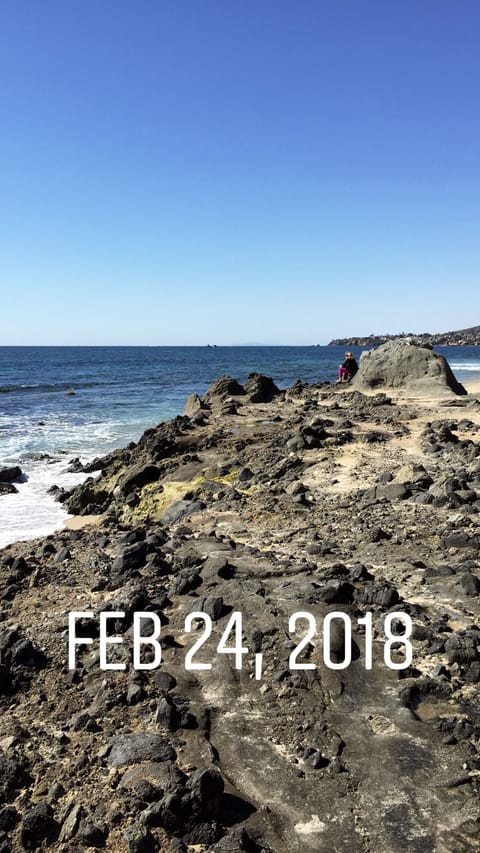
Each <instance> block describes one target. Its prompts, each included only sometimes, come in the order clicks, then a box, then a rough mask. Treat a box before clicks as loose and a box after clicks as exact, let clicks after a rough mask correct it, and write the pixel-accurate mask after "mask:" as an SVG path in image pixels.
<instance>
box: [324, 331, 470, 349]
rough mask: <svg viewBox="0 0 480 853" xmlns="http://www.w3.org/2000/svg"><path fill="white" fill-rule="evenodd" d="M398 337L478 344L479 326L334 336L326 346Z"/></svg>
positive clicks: (434, 343) (376, 343)
mask: <svg viewBox="0 0 480 853" xmlns="http://www.w3.org/2000/svg"><path fill="white" fill-rule="evenodd" d="M400 338H415V340H416V341H419V342H422V343H429V344H431V345H432V346H446V347H459V346H480V326H472V327H471V328H470V329H459V330H458V331H456V332H442V333H436V334H430V332H422V334H420V335H414V334H413V333H412V332H402V333H401V334H399V335H373V334H372V335H361V336H358V337H357V336H354V337H351V338H335V339H334V340H332V341H330V343H329V344H328V346H352V347H353V346H357V347H370V346H372V347H373V346H379V345H380V344H384V343H385V342H386V341H395V340H398V339H400Z"/></svg>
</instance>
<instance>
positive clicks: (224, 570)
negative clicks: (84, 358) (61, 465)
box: [0, 374, 480, 853]
mask: <svg viewBox="0 0 480 853" xmlns="http://www.w3.org/2000/svg"><path fill="white" fill-rule="evenodd" d="M187 410H188V412H189V415H188V416H187V415H185V416H182V417H179V418H176V419H174V420H173V421H171V422H169V423H167V424H161V425H159V426H158V427H156V428H152V429H151V430H147V432H146V433H145V434H144V436H143V437H142V438H141V440H140V441H139V442H138V444H132V445H129V447H128V448H124V449H122V450H119V451H117V452H114V453H111V454H109V455H108V456H107V457H105V458H104V459H101V460H96V461H95V463H92V467H91V471H95V470H97V471H98V470H100V471H101V474H100V475H99V476H98V477H96V478H93V477H92V478H91V479H89V480H87V481H86V482H85V483H84V484H82V485H81V486H79V487H78V488H76V489H75V490H73V491H72V492H71V493H70V494H68V495H66V496H64V497H65V498H66V503H67V506H68V507H69V508H70V511H72V512H73V511H74V512H76V513H77V514H79V515H82V514H91V513H92V512H96V513H99V514H101V517H100V518H99V524H98V526H96V527H85V528H83V529H80V530H63V531H60V532H58V533H57V534H55V535H53V536H50V537H48V538H47V539H45V540H39V541H35V542H27V543H17V544H16V545H12V546H9V547H8V548H6V549H4V550H3V551H2V552H1V553H0V578H1V583H0V589H1V596H0V708H1V712H2V713H1V718H0V850H1V851H7V850H8V851H10V850H13V851H22V850H36V849H38V850H41V849H48V850H52V851H56V850H58V851H83V850H92V849H93V850H94V849H105V850H110V851H114V853H117V851H132V853H133V851H139V853H142V851H164V853H170V851H188V853H214V852H215V853H237V851H252V853H255V851H256V853H262V851H263V853H303V851H306V853H308V851H314V852H315V853H331V851H339V852H340V853H347V851H348V853H357V851H358V853H397V851H398V853H400V851H402V853H404V852H406V851H408V853H417V851H418V853H423V851H429V853H430V851H438V852H439V853H463V851H470V850H471V851H473V850H477V849H479V847H480V824H479V822H478V794H479V779H480V702H479V698H478V696H479V694H478V684H479V683H480V629H479V623H478V617H479V591H480V553H479V551H480V516H479V510H480V443H479V432H478V428H479V426H480V413H479V408H478V406H477V405H475V401H474V400H471V399H470V398H466V406H465V408H463V407H462V411H461V412H459V413H458V417H450V414H451V410H449V412H448V415H449V417H447V418H446V417H445V411H444V410H443V409H441V407H440V406H439V405H438V403H434V402H432V401H428V400H424V399H422V400H420V401H419V400H409V401H406V400H405V399H402V400H400V401H397V400H395V399H394V398H391V397H387V396H385V394H376V395H374V396H368V395H366V394H362V393H360V392H359V391H358V390H353V389H352V390H350V391H349V392H345V390H344V389H337V388H335V387H330V386H328V385H318V386H307V385H304V384H302V383H296V385H295V386H293V387H292V388H290V389H287V391H285V392H284V391H282V392H279V391H278V389H276V387H275V386H274V383H272V381H271V380H269V379H268V378H267V377H259V376H258V375H257V374H253V375H252V376H251V377H250V378H249V380H248V382H247V383H245V386H240V385H238V383H236V382H235V380H233V379H231V378H230V377H221V379H220V380H218V381H217V382H216V383H214V385H213V386H212V387H211V388H210V389H209V391H208V392H207V394H206V395H204V397H203V398H202V399H200V398H190V402H189V404H188V406H187ZM70 611H76V612H78V613H82V614H83V615H82V616H79V617H78V619H77V622H76V634H77V637H78V639H79V640H82V639H91V640H92V642H91V643H85V644H79V645H78V646H77V647H76V651H75V668H74V669H69V668H68V614H69V612H70ZM332 611H337V612H338V611H339V612H341V613H344V614H346V615H347V616H348V617H349V618H350V620H351V625H352V634H351V636H350V635H349V632H348V628H346V627H345V624H344V623H343V622H342V620H340V621H339V620H338V619H336V620H335V621H334V622H333V623H332V629H331V631H330V663H331V664H337V665H338V664H339V663H340V664H341V662H342V660H343V658H344V656H345V654H348V655H349V656H351V662H350V665H349V666H347V667H346V668H344V669H335V668H334V667H333V666H327V665H326V663H325V655H326V654H327V651H328V650H326V649H325V636H324V631H323V627H324V620H325V618H326V617H328V614H329V613H331V612H332ZM139 612H142V613H143V614H144V615H143V617H142V619H141V621H140V623H139V624H137V621H136V614H137V613H139ZM398 612H403V613H405V614H407V615H408V616H409V617H410V619H411V622H412V634H411V637H410V640H411V644H412V656H411V657H412V659H411V661H405V658H406V648H407V647H406V645H405V643H402V642H398V641H397V642H396V641H395V635H399V636H400V637H401V636H402V635H403V634H404V625H403V622H402V620H401V619H400V618H399V617H397V616H395V615H393V616H391V617H390V623H391V624H390V627H389V628H388V627H387V626H386V622H385V620H386V618H387V617H389V614H395V613H398ZM100 613H104V614H106V616H107V633H108V636H109V637H110V639H113V638H114V639H115V640H116V642H112V643H109V644H108V645H107V647H106V660H105V661H104V663H108V665H110V666H112V665H115V666H117V667H118V668H117V669H102V668H101V665H100V664H101V653H100V637H101V632H102V628H101V625H100V618H99V615H100ZM202 613H203V614H206V616H205V617H202V616H201V615H200V614H202ZM236 613H241V624H240V622H239V617H238V616H237V617H236V616H235V614H236ZM294 613H297V614H299V615H298V616H297V617H296V620H294V621H291V617H292V614H294ZM301 614H303V615H301ZM369 614H370V615H369ZM309 620H310V621H309ZM362 620H363V621H362ZM158 626H160V635H159V637H158V646H159V648H157V649H155V647H154V646H153V645H151V644H149V643H148V638H149V637H150V636H151V635H152V631H154V630H155V629H156V627H158ZM309 626H310V628H311V630H310V632H309V634H308V636H307V637H306V639H305V642H304V643H302V645H301V647H300V642H301V640H302V639H303V638H304V637H305V635H306V634H307V629H308V628H309ZM370 626H371V627H370ZM227 628H228V629H229V630H228V631H227ZM139 630H140V633H141V636H142V638H143V639H144V644H143V646H142V648H141V649H140V651H139V652H138V654H139V658H138V661H137V663H138V662H140V663H155V656H156V655H157V654H160V656H161V660H160V661H158V665H157V666H156V667H155V668H153V669H151V670H146V669H144V670H140V669H138V668H137V669H135V666H134V664H135V658H134V654H135V637H136V633H138V631H139ZM155 636H157V634H155ZM389 638H390V642H389ZM194 644H195V645H196V649H195V650H194V649H193V647H194ZM370 651H371V656H372V665H371V668H367V667H366V660H367V658H368V655H369V653H370ZM326 659H327V661H328V656H327V658H326ZM188 660H189V663H190V665H192V664H193V665H194V667H192V666H191V668H190V669H187V668H186V662H187V661H188ZM386 660H387V661H389V662H390V663H391V664H395V665H399V666H402V665H403V663H404V662H406V663H407V664H408V665H407V666H405V667H404V668H401V669H395V668H391V667H388V666H387V665H386V663H385V661H386ZM296 667H298V668H296ZM256 676H258V677H256Z"/></svg>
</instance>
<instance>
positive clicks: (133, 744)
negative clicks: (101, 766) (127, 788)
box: [108, 732, 176, 767]
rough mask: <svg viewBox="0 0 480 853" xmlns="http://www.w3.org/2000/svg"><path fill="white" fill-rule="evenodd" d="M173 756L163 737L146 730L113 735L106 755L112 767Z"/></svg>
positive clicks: (171, 748)
mask: <svg viewBox="0 0 480 853" xmlns="http://www.w3.org/2000/svg"><path fill="white" fill-rule="evenodd" d="M175 758H176V753H175V750H174V749H173V747H172V746H170V744H169V743H168V741H166V740H165V738H163V737H161V736H160V735H156V734H150V733H148V732H136V733H135V734H130V735H115V737H113V739H112V748H111V750H110V755H109V756H108V760H109V763H110V764H111V766H112V767H121V766H122V765H128V764H139V763H140V762H141V761H174V760H175Z"/></svg>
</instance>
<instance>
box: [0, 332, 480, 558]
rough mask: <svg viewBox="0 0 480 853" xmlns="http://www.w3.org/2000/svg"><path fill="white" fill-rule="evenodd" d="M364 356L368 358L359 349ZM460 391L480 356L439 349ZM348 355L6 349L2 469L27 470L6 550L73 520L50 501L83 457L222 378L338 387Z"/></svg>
mask: <svg viewBox="0 0 480 853" xmlns="http://www.w3.org/2000/svg"><path fill="white" fill-rule="evenodd" d="M352 351H353V352H354V354H355V355H356V356H359V355H360V353H361V351H362V350H361V348H358V347H357V348H352ZM438 351H439V352H441V353H442V354H443V355H445V357H446V358H447V359H448V360H449V362H450V364H451V366H452V369H453V371H454V373H455V375H456V376H457V378H458V379H459V380H460V381H462V380H463V381H467V380H468V379H475V378H480V347H443V348H438ZM343 353H344V347H317V346H310V347H261V346H259V347H206V346H205V347H0V466H4V465H10V464H19V465H20V466H21V467H22V469H23V470H24V471H25V475H26V480H25V482H24V483H21V484H20V485H19V487H18V488H19V494H18V495H11V496H9V495H7V496H2V497H0V547H1V546H2V545H5V544H8V543H9V542H11V541H15V540H16V539H26V538H31V537H34V536H37V535H43V534H45V533H48V532H51V531H52V530H53V529H54V528H55V527H58V526H59V525H61V523H62V522H63V520H64V518H65V513H64V510H63V508H62V507H61V505H60V504H57V503H55V502H54V501H53V498H51V496H49V495H47V489H48V487H49V486H51V485H52V484H53V483H57V484H58V485H63V486H66V487H67V486H70V485H73V484H74V483H75V482H78V481H79V479H80V478H79V475H73V474H67V473H65V468H66V466H67V464H68V461H69V460H70V459H71V458H72V457H75V456H80V457H81V458H82V459H83V460H87V459H92V458H93V457H94V456H99V455H102V454H104V453H107V452H108V451H110V450H112V449H113V448H114V447H121V446H123V445H125V444H127V443H128V442H129V441H132V440H134V441H135V440H138V438H139V437H140V435H141V434H142V432H143V430H144V429H146V428H147V427H149V426H152V425H155V424H157V423H159V422H160V421H162V420H166V419H168V418H171V417H173V416H175V415H176V414H180V413H181V412H182V410H183V406H184V403H185V400H186V398H187V397H188V395H189V394H191V393H192V392H196V393H198V394H203V393H204V392H205V390H206V389H207V387H208V386H209V384H210V383H211V382H213V381H214V380H215V379H216V378H217V377H218V376H220V375H222V374H229V375H231V376H234V377H235V378H236V379H238V380H239V381H240V382H242V381H244V380H245V379H246V378H247V376H248V374H249V373H250V372H252V371H257V372H260V373H265V374H267V375H268V376H272V377H273V379H274V380H275V382H276V383H277V385H279V386H280V387H287V386H289V385H291V384H292V383H293V382H295V380H296V379H301V380H302V381H304V382H320V381H325V380H330V381H334V380H335V378H336V368H337V365H338V364H339V362H340V361H342V360H343Z"/></svg>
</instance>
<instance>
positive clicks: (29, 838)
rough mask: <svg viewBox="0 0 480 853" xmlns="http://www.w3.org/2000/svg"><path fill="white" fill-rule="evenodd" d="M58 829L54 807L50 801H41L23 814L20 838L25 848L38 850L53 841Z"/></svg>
mask: <svg viewBox="0 0 480 853" xmlns="http://www.w3.org/2000/svg"><path fill="white" fill-rule="evenodd" d="M58 831H59V827H58V824H57V822H56V820H55V819H54V817H53V809H52V807H51V806H50V805H48V803H39V804H38V805H37V806H34V807H33V808H32V809H30V811H27V812H25V814H24V815H23V820H22V830H21V836H20V840H21V843H22V846H23V847H24V848H25V850H36V849H37V848H38V847H44V845H45V844H49V843H52V842H53V841H54V840H55V839H56V838H57V836H58Z"/></svg>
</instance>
